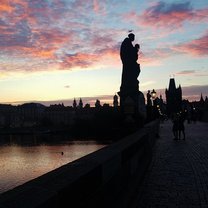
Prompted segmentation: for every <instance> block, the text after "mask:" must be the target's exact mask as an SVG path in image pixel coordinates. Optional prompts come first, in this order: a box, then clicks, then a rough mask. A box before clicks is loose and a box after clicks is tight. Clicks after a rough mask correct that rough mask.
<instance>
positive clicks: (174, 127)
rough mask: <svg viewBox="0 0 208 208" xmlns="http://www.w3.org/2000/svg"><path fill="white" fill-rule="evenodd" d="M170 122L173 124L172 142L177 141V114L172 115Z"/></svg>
mask: <svg viewBox="0 0 208 208" xmlns="http://www.w3.org/2000/svg"><path fill="white" fill-rule="evenodd" d="M172 122H173V127H172V131H173V136H174V140H177V139H178V138H179V128H178V114H177V113H174V114H173V117H172Z"/></svg>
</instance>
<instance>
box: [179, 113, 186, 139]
mask: <svg viewBox="0 0 208 208" xmlns="http://www.w3.org/2000/svg"><path fill="white" fill-rule="evenodd" d="M178 131H179V137H178V139H181V133H182V134H183V139H184V140H185V127H184V116H183V115H181V114H180V116H179V117H178Z"/></svg>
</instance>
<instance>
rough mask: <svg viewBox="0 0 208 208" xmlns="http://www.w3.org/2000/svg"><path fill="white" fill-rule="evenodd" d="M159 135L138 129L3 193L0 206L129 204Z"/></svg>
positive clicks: (154, 125) (155, 128)
mask: <svg viewBox="0 0 208 208" xmlns="http://www.w3.org/2000/svg"><path fill="white" fill-rule="evenodd" d="M158 135H159V122H158V121H154V122H151V123H149V124H148V125H146V126H145V127H144V128H143V129H141V130H139V131H138V132H136V133H134V134H132V135H129V136H127V137H125V138H124V139H122V140H120V141H118V142H116V143H113V144H111V145H109V146H107V147H104V148H102V149H100V150H98V151H96V152H94V153H91V154H89V155H87V156H85V157H83V158H80V159H78V160H76V161H74V162H71V163H69V164H66V165H64V166H62V167H60V168H58V169H55V170H53V171H51V172H49V173H47V174H45V175H42V176H40V177H38V178H36V179H34V180H31V181H29V182H27V183H25V184H23V185H21V186H19V187H16V188H14V189H13V190H11V191H8V192H5V193H3V194H1V195H0V208H43V207H44V208H48V207H50V208H55V207H56V208H59V207H72V208H79V207H85V208H86V207H91V208H92V207H94V208H95V207H96V208H104V207H105V208H106V207H108V208H109V207H119V208H122V207H126V208H127V207H128V208H129V207H130V203H131V200H132V198H133V197H134V196H135V192H136V190H137V189H138V187H139V184H140V182H141V180H142V178H143V176H144V174H145V171H146V169H147V167H148V165H149V163H150V161H151V158H152V148H153V145H154V143H155V140H156V138H157V137H158Z"/></svg>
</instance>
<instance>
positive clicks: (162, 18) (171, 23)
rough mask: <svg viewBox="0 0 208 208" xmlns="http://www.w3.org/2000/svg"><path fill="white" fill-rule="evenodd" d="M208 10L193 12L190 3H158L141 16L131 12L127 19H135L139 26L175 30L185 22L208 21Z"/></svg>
mask: <svg viewBox="0 0 208 208" xmlns="http://www.w3.org/2000/svg"><path fill="white" fill-rule="evenodd" d="M207 13H208V8H205V9H198V10H193V9H192V7H191V5H190V3H189V2H185V3H173V4H168V3H166V2H162V1H160V2H158V3H156V4H154V5H153V6H151V7H149V8H148V9H146V10H145V11H144V12H143V13H142V14H141V15H138V14H137V13H136V12H130V13H129V14H127V15H126V17H127V18H131V19H134V21H135V22H136V23H137V24H138V25H139V26H141V25H142V26H145V27H153V28H156V29H158V28H166V29H171V30H175V29H177V28H180V27H181V26H182V25H183V23H184V22H185V21H192V22H199V21H202V20H204V21H207V20H208V15H207Z"/></svg>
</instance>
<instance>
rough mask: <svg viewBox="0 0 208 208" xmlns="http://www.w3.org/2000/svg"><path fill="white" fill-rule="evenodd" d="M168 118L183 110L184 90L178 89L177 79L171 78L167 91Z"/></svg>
mask: <svg viewBox="0 0 208 208" xmlns="http://www.w3.org/2000/svg"><path fill="white" fill-rule="evenodd" d="M165 94H166V103H167V114H168V116H170V115H172V114H173V113H176V112H179V111H180V110H181V104H182V89H181V86H180V85H179V87H178V88H176V84H175V79H174V78H171V79H170V82H169V87H168V89H166V90H165Z"/></svg>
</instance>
